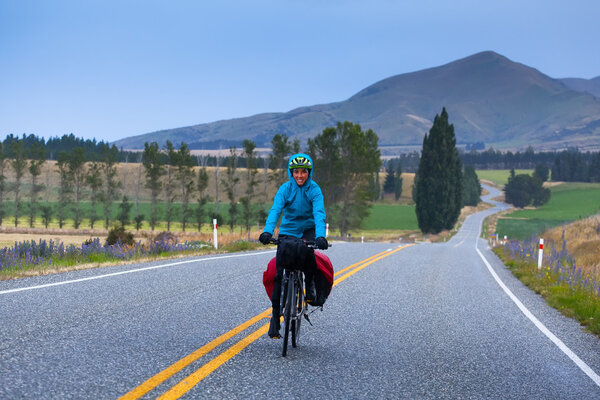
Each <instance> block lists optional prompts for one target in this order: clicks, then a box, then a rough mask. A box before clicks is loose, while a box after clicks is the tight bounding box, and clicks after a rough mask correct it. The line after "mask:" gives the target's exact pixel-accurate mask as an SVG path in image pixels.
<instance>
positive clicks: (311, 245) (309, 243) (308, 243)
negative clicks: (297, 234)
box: [269, 238, 332, 250]
mask: <svg viewBox="0 0 600 400" xmlns="http://www.w3.org/2000/svg"><path fill="white" fill-rule="evenodd" d="M299 240H302V241H303V242H304V244H305V245H306V247H308V248H311V249H313V250H314V249H316V250H320V249H319V248H318V247H317V244H316V242H315V241H314V240H305V239H299ZM269 243H272V244H279V243H281V240H280V239H279V238H271V240H269ZM327 245H328V246H327V247H331V246H332V244H331V243H329V242H327Z"/></svg>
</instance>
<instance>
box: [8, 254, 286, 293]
mask: <svg viewBox="0 0 600 400" xmlns="http://www.w3.org/2000/svg"><path fill="white" fill-rule="evenodd" d="M274 251H275V250H269V251H261V252H257V253H244V254H231V255H225V256H218V257H207V258H197V259H193V260H187V261H178V262H174V263H168V264H161V265H153V266H151V267H144V268H138V269H130V270H127V271H120V272H113V273H111V274H104V275H97V276H90V277H87V278H81V279H73V280H70V281H62V282H54V283H46V284H44V285H38V286H27V287H22V288H16V289H8V290H2V291H0V295H2V294H8V293H15V292H23V291H26V290H34V289H42V288H47V287H51V286H60V285H68V284H71V283H78V282H85V281H91V280H94V279H103V278H110V277H113V276H118V275H125V274H132V273H134V272H142V271H149V270H153V269H160V268H166V267H172V266H175V265H181V264H189V263H193V262H201V261H211V260H218V259H222V258H233V257H244V256H254V255H261V254H268V253H272V252H274Z"/></svg>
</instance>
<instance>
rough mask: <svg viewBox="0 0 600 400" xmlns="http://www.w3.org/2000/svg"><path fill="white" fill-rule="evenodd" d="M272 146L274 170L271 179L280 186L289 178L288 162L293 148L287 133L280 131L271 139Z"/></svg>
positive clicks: (272, 165) (271, 160)
mask: <svg viewBox="0 0 600 400" xmlns="http://www.w3.org/2000/svg"><path fill="white" fill-rule="evenodd" d="M271 146H272V149H271V154H270V155H269V161H270V162H269V164H270V165H271V170H273V173H272V175H271V180H272V181H273V184H274V185H275V187H276V188H279V186H281V185H282V184H283V183H284V182H286V181H287V180H288V175H287V168H286V163H287V158H288V156H289V155H290V153H291V152H292V150H293V149H292V144H291V143H290V142H289V138H288V137H287V135H285V134H283V135H281V134H279V133H277V134H275V136H273V139H271ZM298 146H299V145H298Z"/></svg>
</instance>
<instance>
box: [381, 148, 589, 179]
mask: <svg viewBox="0 0 600 400" xmlns="http://www.w3.org/2000/svg"><path fill="white" fill-rule="evenodd" d="M458 156H459V158H460V160H461V162H462V164H463V165H470V166H472V167H474V168H475V169H480V170H482V169H509V170H510V169H534V168H535V167H537V166H538V165H544V166H546V167H547V168H549V169H550V170H551V172H552V177H551V179H552V180H553V181H565V182H600V152H580V151H579V150H578V149H576V148H572V149H567V150H563V151H545V152H535V151H534V150H533V148H531V147H529V148H528V149H527V150H525V151H523V152H520V151H517V152H514V153H513V152H511V151H506V152H502V151H500V150H494V149H493V148H490V149H488V150H484V151H470V152H461V151H460V150H458ZM420 158H421V156H420V154H419V152H416V151H413V152H410V153H405V154H401V155H400V156H399V157H395V158H392V159H389V160H386V161H385V162H384V164H385V165H386V166H387V165H389V164H391V165H392V166H393V167H392V168H394V167H395V166H396V165H397V164H400V165H402V168H403V170H404V171H405V172H417V170H418V167H419V162H420Z"/></svg>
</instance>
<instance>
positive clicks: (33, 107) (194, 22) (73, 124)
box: [0, 0, 600, 141]
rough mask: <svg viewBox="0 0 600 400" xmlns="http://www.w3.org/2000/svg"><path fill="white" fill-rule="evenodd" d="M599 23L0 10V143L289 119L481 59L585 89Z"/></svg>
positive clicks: (7, 2) (518, 14)
mask: <svg viewBox="0 0 600 400" xmlns="http://www.w3.org/2000/svg"><path fill="white" fill-rule="evenodd" d="M598 15H600V2H599V1H597V0H571V1H554V0H545V1H542V0H532V1H527V0H503V1H481V0H479V1H475V0H452V1H434V0H418V1H417V0H411V1H402V0H397V1H392V0H369V1H351V0H328V1H323V0H303V1H301V0H294V1H292V0H278V1H275V0H255V1H248V0H246V1H236V0H221V1H199V0H197V1H192V0H173V1H152V0H144V1H128V0H121V1H113V0H104V1H100V0H97V1H86V0H71V1H67V0H52V1H50V0H46V1H42V0H28V1H19V0H0V137H1V138H4V137H5V136H6V135H8V134H10V133H12V134H15V135H22V134H23V133H26V134H35V135H38V136H43V137H46V138H48V137H51V136H62V135H63V134H69V133H73V134H75V136H77V137H83V138H86V139H88V138H89V139H91V138H96V139H97V140H105V141H113V140H117V139H121V138H124V137H128V136H134V135H139V134H143V133H148V132H152V131H157V130H160V129H167V128H176V127H182V126H189V125H195V124H199V123H204V122H212V121H216V120H221V119H230V118H236V117H245V116H250V115H254V114H258V113H262V112H282V111H289V110H291V109H293V108H296V107H300V106H307V105H313V104H322V103H330V102H335V101H341V100H345V99H347V98H348V97H350V96H352V95H353V94H355V93H356V92H358V91H359V90H361V89H363V88H365V87H367V86H369V85H371V84H373V83H375V82H377V81H379V80H381V79H385V78H387V77H389V76H392V75H397V74H402V73H407V72H413V71H417V70H421V69H425V68H430V67H435V66H439V65H442V64H445V63H448V62H451V61H454V60H456V59H459V58H463V57H466V56H469V55H472V54H474V53H477V52H480V51H484V50H493V51H495V52H497V53H500V54H502V55H504V56H506V57H508V58H510V59H511V60H513V61H516V62H520V63H523V64H526V65H528V66H531V67H534V68H536V69H538V70H540V71H541V72H543V73H545V74H547V75H549V76H551V77H553V78H565V77H579V78H586V79H589V78H593V77H596V76H599V75H600V50H599V49H600V47H599V45H598V43H599V39H600V24H598V20H597V18H598Z"/></svg>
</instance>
